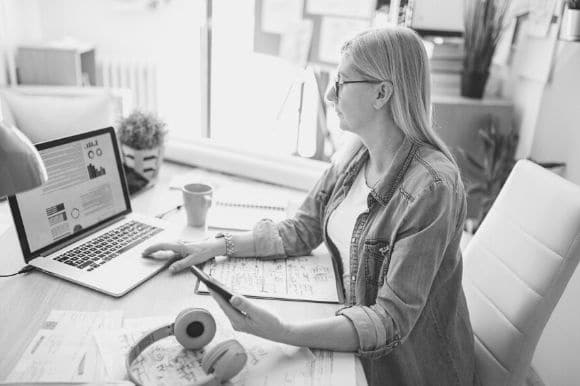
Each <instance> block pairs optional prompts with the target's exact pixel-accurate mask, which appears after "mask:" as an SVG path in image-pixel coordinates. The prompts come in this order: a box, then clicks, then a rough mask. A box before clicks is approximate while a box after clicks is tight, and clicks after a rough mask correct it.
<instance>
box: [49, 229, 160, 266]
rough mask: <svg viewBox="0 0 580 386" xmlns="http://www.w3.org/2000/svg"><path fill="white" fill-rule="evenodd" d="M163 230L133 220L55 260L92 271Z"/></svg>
mask: <svg viewBox="0 0 580 386" xmlns="http://www.w3.org/2000/svg"><path fill="white" fill-rule="evenodd" d="M162 230H163V229H162V228H158V227H155V226H152V225H148V224H143V223H141V222H138V221H135V220H132V221H130V222H128V223H126V224H123V225H121V226H120V227H118V228H115V229H112V230H110V231H108V232H106V233H103V234H102V235H100V236H99V237H97V238H94V239H92V240H91V241H88V242H86V243H84V244H81V245H79V246H78V247H76V248H74V249H71V250H70V251H67V252H66V253H63V254H62V255H60V256H58V257H56V258H55V260H58V261H61V262H63V263H65V264H68V265H70V266H73V267H77V268H79V269H83V270H86V271H92V270H94V269H96V268H98V267H100V266H101V265H103V264H105V263H106V262H108V261H111V260H112V259H114V258H115V257H117V256H119V255H120V254H121V253H123V252H125V251H127V250H129V249H131V248H133V247H134V246H136V245H138V244H140V243H142V242H143V241H145V240H147V239H149V238H151V237H152V236H154V235H156V234H157V233H159V232H161V231H162Z"/></svg>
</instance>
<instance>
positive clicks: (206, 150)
mask: <svg viewBox="0 0 580 386" xmlns="http://www.w3.org/2000/svg"><path fill="white" fill-rule="evenodd" d="M165 146H166V151H165V158H166V159H167V160H170V161H174V162H179V163H183V164H186V165H192V166H199V167H202V168H206V169H212V170H216V171H220V172H225V173H230V174H235V175H239V176H242V177H248V178H253V179H256V180H260V181H264V182H269V183H274V184H278V185H282V186H288V187H291V188H295V189H301V190H309V189H310V188H311V187H312V186H313V185H314V184H315V182H316V181H317V180H318V179H319V178H320V176H321V175H322V172H323V171H324V169H326V168H327V167H328V165H329V164H328V163H327V162H322V161H317V160H309V159H303V158H298V157H293V156H272V155H261V154H253V153H250V152H244V151H242V150H237V149H233V148H230V147H227V146H224V145H219V144H216V143H215V142H213V141H211V140H208V139H199V140H196V141H190V142H184V141H179V140H177V139H169V140H168V141H167V142H166V145H165Z"/></svg>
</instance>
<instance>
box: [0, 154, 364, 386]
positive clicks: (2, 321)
mask: <svg viewBox="0 0 580 386" xmlns="http://www.w3.org/2000/svg"><path fill="white" fill-rule="evenodd" d="M188 170H190V168H189V167H186V166H181V165H177V164H172V163H165V164H164V165H163V168H162V169H161V175H160V178H159V181H158V183H157V185H156V186H155V187H154V188H152V189H150V190H148V191H146V192H144V193H141V194H139V195H137V196H136V197H135V198H134V200H133V201H132V203H133V209H134V211H136V212H141V213H147V214H150V215H156V214H159V213H162V212H164V211H166V210H167V209H169V208H172V207H173V206H175V205H177V204H179V203H180V202H181V192H179V191H170V190H169V189H168V187H169V182H170V180H171V178H172V177H173V176H174V175H176V174H178V173H184V172H187V171H188ZM0 214H3V215H7V214H8V215H9V208H8V204H7V202H3V203H0ZM4 218H5V216H4ZM9 218H10V217H9ZM168 219H169V220H170V221H173V222H175V223H176V224H177V223H178V222H182V224H183V233H182V234H180V235H177V236H176V239H180V238H184V237H187V236H190V237H195V236H196V235H197V236H199V235H200V232H199V231H196V230H193V229H191V228H189V229H188V228H187V227H186V226H185V224H186V222H185V215H184V214H183V213H180V215H175V216H172V217H169V218H168ZM196 232H197V234H196ZM0 245H1V246H2V249H3V252H2V254H1V256H2V257H1V259H0V273H3V274H5V273H11V272H16V271H18V270H19V269H20V268H21V267H22V266H23V265H24V260H23V257H22V253H21V251H20V247H19V245H18V241H17V238H16V231H15V230H14V228H13V227H11V228H10V229H9V230H8V231H6V232H5V233H4V234H3V235H1V236H0ZM194 283H195V281H194V280H193V279H192V276H191V274H190V273H189V272H186V271H184V272H181V273H178V274H171V273H169V272H168V271H163V272H161V273H160V274H158V275H157V276H155V277H154V278H152V279H151V280H148V281H147V282H145V283H144V284H142V285H141V286H139V287H137V288H136V289H134V290H133V291H131V292H130V293H128V294H127V295H125V296H123V297H121V298H119V299H117V298H113V297H110V296H107V295H104V294H101V293H99V292H96V291H93V290H89V289H88V288H85V287H82V286H78V285H75V284H72V283H69V282H67V281H64V280H60V279H57V278H55V277H52V276H49V275H46V274H43V273H40V272H36V271H33V272H31V273H28V274H24V275H17V276H14V277H10V278H3V279H0V294H1V295H0V326H1V327H0V348H1V350H0V380H4V379H5V378H6V377H7V376H8V374H9V373H10V371H11V370H12V368H13V367H14V366H15V365H16V363H17V361H18V360H19V358H20V356H21V355H22V353H23V351H24V350H25V349H26V347H27V345H28V344H29V343H30V341H31V340H32V338H33V337H34V336H35V335H36V333H37V332H38V330H39V329H40V326H41V324H42V322H44V320H45V319H46V318H47V316H48V314H49V313H50V311H51V310H53V309H59V310H75V311H113V310H122V311H123V313H124V316H125V317H126V318H138V317H145V316H159V315H177V314H178V313H179V312H180V311H181V310H183V309H184V308H188V307H204V306H207V305H210V304H215V302H214V301H213V299H212V298H211V297H209V296H207V295H197V294H195V293H194V290H193V288H194ZM253 301H256V302H258V303H260V304H263V305H264V306H267V307H268V308H270V309H273V310H274V311H275V312H276V313H277V314H278V315H279V316H280V317H282V318H284V319H286V320H290V321H303V320H306V319H317V318H323V317H328V316H329V315H333V313H334V311H335V310H336V309H337V308H338V307H339V306H338V305H332V304H320V303H307V302H304V303H302V302H289V301H276V300H259V299H255V300H253ZM356 369H357V385H366V380H365V377H364V372H363V371H362V366H361V365H360V362H359V361H358V360H357V361H356Z"/></svg>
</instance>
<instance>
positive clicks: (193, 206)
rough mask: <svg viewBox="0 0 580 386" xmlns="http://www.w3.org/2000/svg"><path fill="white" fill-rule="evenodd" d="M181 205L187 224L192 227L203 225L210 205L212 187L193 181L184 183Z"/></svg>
mask: <svg viewBox="0 0 580 386" xmlns="http://www.w3.org/2000/svg"><path fill="white" fill-rule="evenodd" d="M181 191H182V192H183V207H184V208H185V214H186V215H187V225H189V226H192V227H205V226H206V225H205V222H206V218H207V211H208V210H209V208H210V207H211V202H212V198H213V188H212V187H211V185H207V184H202V183H193V184H187V185H184V186H183V188H182V189H181Z"/></svg>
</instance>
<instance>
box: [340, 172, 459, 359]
mask: <svg viewBox="0 0 580 386" xmlns="http://www.w3.org/2000/svg"><path fill="white" fill-rule="evenodd" d="M462 205H463V206H464V205H465V202H464V196H463V195H462V194H457V192H456V191H455V189H454V188H453V187H452V186H451V185H450V184H448V183H447V182H445V181H438V182H436V183H433V184H432V185H431V186H429V187H428V188H427V189H425V190H424V191H423V192H422V193H421V194H420V195H419V196H418V197H417V198H416V199H415V200H414V201H412V202H411V203H409V204H408V207H407V210H406V211H405V216H404V219H403V221H402V223H401V226H400V228H399V230H398V231H397V236H396V240H395V242H394V243H393V246H392V247H391V258H390V262H389V266H388V271H387V274H386V276H385V279H384V282H383V285H382V286H381V287H380V288H379V290H378V293H377V298H376V303H375V304H373V305H371V306H362V305H354V306H351V307H346V308H343V309H341V310H339V311H338V312H337V315H343V316H345V317H347V318H348V319H349V320H350V321H351V322H352V324H353V325H354V328H355V330H356V331H357V334H358V337H359V342H360V348H359V351H358V354H359V355H361V356H364V357H371V358H377V357H381V356H384V355H386V354H388V353H389V352H390V351H391V350H393V349H394V348H395V347H397V346H398V345H399V344H400V343H402V342H404V341H405V339H406V338H407V337H408V335H409V333H410V332H411V331H412V329H413V327H414V326H415V323H416V322H417V320H418V318H419V316H420V315H421V312H422V311H423V309H424V307H425V304H426V303H427V300H428V297H429V294H430V292H431V287H432V285H433V282H434V279H435V277H436V275H437V273H438V271H439V268H440V266H441V263H442V261H443V258H444V256H445V252H446V250H447V247H448V245H449V243H450V240H451V238H452V237H453V236H454V234H455V233H456V232H458V223H459V222H462V219H461V218H460V217H461V215H460V214H461V213H462V214H463V215H464V210H463V211H461V210H460V208H461V206H462ZM463 209H464V207H463ZM459 231H460V228H459Z"/></svg>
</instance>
